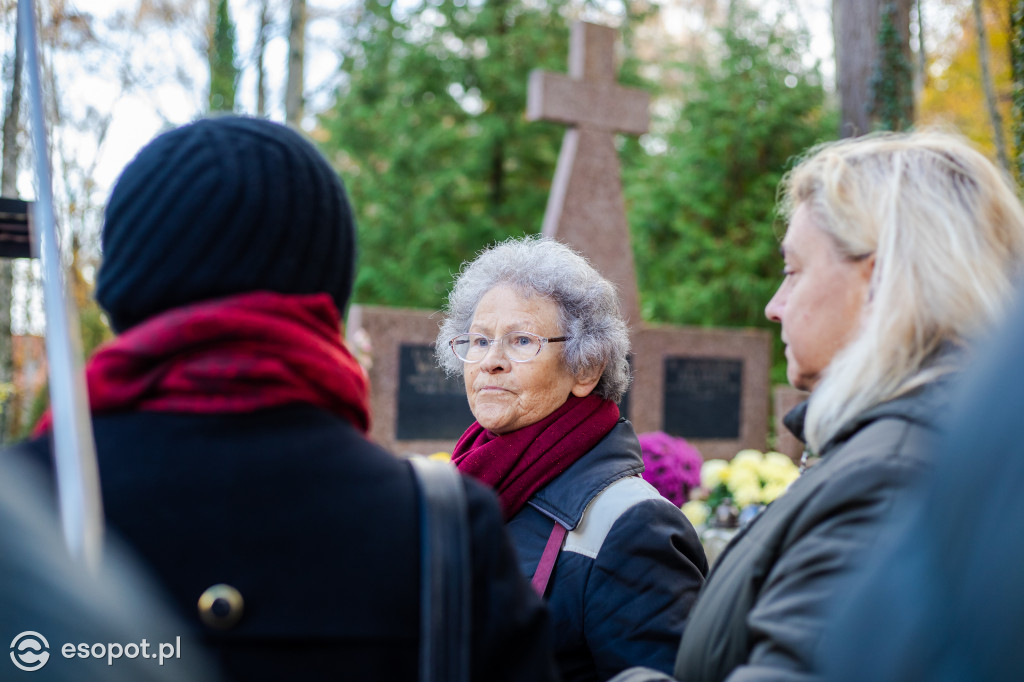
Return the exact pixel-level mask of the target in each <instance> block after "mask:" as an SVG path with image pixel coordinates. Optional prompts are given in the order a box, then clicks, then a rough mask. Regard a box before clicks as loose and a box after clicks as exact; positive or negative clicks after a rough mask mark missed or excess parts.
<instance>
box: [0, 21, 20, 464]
mask: <svg viewBox="0 0 1024 682" xmlns="http://www.w3.org/2000/svg"><path fill="white" fill-rule="evenodd" d="M22 52H23V47H22V35H21V26H20V23H19V25H18V27H17V28H16V29H15V33H14V59H13V60H12V64H13V66H12V70H13V73H11V74H9V77H8V78H6V79H5V80H6V81H7V82H8V83H10V84H11V89H10V91H9V93H8V99H7V110H6V111H5V112H4V124H3V144H4V151H3V163H2V168H0V194H3V195H4V196H8V197H15V196H17V193H18V192H17V178H18V158H19V156H20V154H19V151H20V149H19V146H18V128H19V120H20V118H21V73H22V62H23V60H24V57H23V56H22ZM13 288H14V276H13V272H12V268H11V261H10V260H9V259H7V258H3V259H0V384H9V383H11V381H12V379H13V378H14V353H13V349H14V335H13V332H12V331H11V299H12V290H13ZM0 395H2V396H3V397H2V398H0V444H3V443H6V442H8V441H9V440H10V436H11V435H12V434H10V433H9V431H10V429H11V425H12V424H13V423H15V422H16V421H17V420H12V419H11V416H12V415H11V414H10V407H11V405H12V401H11V399H10V397H11V393H10V391H7V390H3V391H2V393H0Z"/></svg>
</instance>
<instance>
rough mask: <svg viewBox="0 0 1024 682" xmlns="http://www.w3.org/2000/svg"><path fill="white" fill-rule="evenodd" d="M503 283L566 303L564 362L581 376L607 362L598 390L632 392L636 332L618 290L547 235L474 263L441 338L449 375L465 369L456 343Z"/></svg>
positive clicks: (459, 282)
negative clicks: (631, 328)
mask: <svg viewBox="0 0 1024 682" xmlns="http://www.w3.org/2000/svg"><path fill="white" fill-rule="evenodd" d="M498 285H508V286H511V287H512V288H513V289H515V290H516V291H517V292H518V293H519V294H520V295H522V296H527V297H529V296H544V297H546V298H549V299H551V300H552V301H554V302H555V303H556V304H557V306H558V322H559V326H560V327H561V330H562V332H561V333H562V334H564V335H565V336H568V337H569V339H568V340H567V341H566V342H565V343H564V344H562V360H563V362H564V363H565V366H566V367H567V368H568V370H569V372H571V373H572V374H573V375H574V376H578V375H579V374H580V373H582V372H584V371H586V370H588V369H593V368H595V367H600V366H601V365H604V373H603V374H602V375H601V379H600V380H599V381H598V383H597V387H596V388H595V389H594V393H596V394H597V395H599V396H601V397H602V398H606V399H608V400H612V401H614V402H619V401H620V400H621V399H622V396H623V395H624V394H625V392H626V389H627V388H628V387H629V381H630V372H629V363H628V362H627V360H626V356H627V355H628V354H629V332H628V330H627V327H626V322H625V320H623V319H622V311H621V309H620V307H619V297H618V295H617V294H616V291H615V286H614V285H613V284H612V283H611V282H609V281H608V280H607V279H605V278H604V277H602V276H601V275H600V274H599V273H598V272H597V270H595V269H594V268H593V266H591V265H590V263H589V262H588V261H587V259H586V258H584V257H583V256H581V255H580V254H578V253H576V252H575V251H573V250H572V249H570V248H569V247H568V246H566V245H565V244H562V243H560V242H557V241H554V240H553V239H548V238H545V237H536V236H531V237H525V238H520V239H515V238H513V239H509V240H507V241H504V242H500V243H498V244H495V245H494V246H492V247H490V248H488V249H485V250H484V251H482V252H481V253H480V255H479V256H477V258H476V260H473V261H472V262H469V263H466V264H464V265H463V267H462V271H461V272H460V273H459V274H458V275H457V276H456V278H455V286H454V287H453V288H452V291H451V293H450V294H449V295H448V305H447V306H446V308H445V311H444V313H445V318H444V321H443V322H442V323H441V327H440V331H439V332H438V335H437V342H436V344H435V352H436V354H437V362H438V365H440V366H441V368H442V369H444V370H445V372H446V373H447V374H448V375H449V376H452V375H457V374H462V372H463V370H464V366H463V363H462V361H461V360H459V359H458V358H457V357H455V354H454V353H452V352H451V349H450V348H449V346H448V341H449V340H450V339H452V338H454V337H456V336H458V335H459V334H465V333H466V332H468V331H469V327H470V325H471V324H472V323H473V316H474V315H475V313H476V307H477V305H478V304H479V303H480V299H482V298H483V297H484V295H486V294H487V292H488V291H490V290H491V289H493V288H494V287H496V286H498Z"/></svg>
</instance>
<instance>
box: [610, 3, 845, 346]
mask: <svg viewBox="0 0 1024 682" xmlns="http://www.w3.org/2000/svg"><path fill="white" fill-rule="evenodd" d="M720 36H721V41H720V43H721V52H720V53H719V54H714V55H708V56H707V58H706V61H704V62H700V63H697V64H695V65H693V66H692V67H689V68H690V69H691V71H692V72H691V74H690V78H689V83H690V84H689V85H688V86H686V87H685V89H684V91H683V93H682V100H681V101H680V102H679V103H678V105H677V106H676V107H675V108H674V109H673V112H674V113H673V116H672V118H671V120H669V121H661V122H656V127H658V128H667V129H668V131H669V132H668V133H667V134H665V135H664V136H663V137H662V138H661V139H658V140H656V142H657V143H658V144H660V145H661V146H662V147H663V149H662V150H661V151H660V152H659V153H657V154H654V155H651V156H649V157H648V160H647V161H646V162H643V158H644V156H645V155H643V154H636V153H635V152H636V151H637V150H634V154H631V155H630V160H629V161H628V162H624V163H623V168H624V169H625V172H624V184H625V190H626V194H627V203H628V206H629V209H628V210H629V218H630V226H631V229H632V234H633V245H634V252H635V256H636V263H637V273H638V279H639V286H640V296H641V301H642V306H643V312H644V318H645V319H646V320H648V321H651V322H666V323H678V324H692V325H718V326H764V325H767V324H768V323H767V321H766V320H765V317H764V306H765V304H766V303H767V302H768V300H769V298H771V295H772V294H773V293H774V290H775V288H776V287H777V286H778V284H779V282H780V281H781V275H780V271H781V268H782V261H781V259H780V257H779V232H780V228H781V226H780V225H778V224H777V220H776V191H777V187H778V184H779V180H780V179H781V177H782V175H783V173H784V172H785V171H786V170H787V169H788V168H789V167H790V166H791V162H792V160H793V158H794V157H795V156H797V155H799V154H801V153H803V152H804V151H805V150H807V149H808V148H809V147H810V146H812V145H813V144H815V143H817V142H820V141H823V140H825V139H830V138H833V137H834V136H835V134H836V130H837V128H838V125H837V116H836V114H835V112H833V111H831V110H830V109H829V108H828V107H827V106H826V99H825V93H824V90H823V88H822V84H821V79H820V75H819V71H818V68H817V65H812V66H808V65H807V64H805V63H804V61H803V60H802V56H803V55H805V54H806V52H807V50H806V44H807V40H808V36H807V35H806V34H804V33H802V32H794V31H793V30H791V29H788V28H786V27H785V26H784V25H783V23H782V22H781V21H780V22H777V23H773V22H769V21H766V20H765V19H764V18H762V17H760V16H759V15H758V14H757V13H756V12H755V11H753V10H751V9H749V8H744V7H743V6H741V5H739V3H737V6H736V7H735V8H734V13H733V16H732V17H731V18H730V22H729V24H728V26H726V27H725V28H724V29H723V30H722V31H721V32H720ZM636 146H637V147H638V146H639V145H636Z"/></svg>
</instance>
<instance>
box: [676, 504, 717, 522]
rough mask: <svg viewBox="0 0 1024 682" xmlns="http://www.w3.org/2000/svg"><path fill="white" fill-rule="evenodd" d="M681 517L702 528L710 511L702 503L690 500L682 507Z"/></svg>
mask: <svg viewBox="0 0 1024 682" xmlns="http://www.w3.org/2000/svg"><path fill="white" fill-rule="evenodd" d="M682 509H683V515H684V516H685V517H686V518H688V519H689V520H690V523H692V524H693V525H694V526H703V525H704V524H705V523H707V521H708V515H710V514H711V510H709V509H708V506H707V505H706V504H704V503H703V502H700V501H698V500H690V501H689V502H687V503H686V504H684V505H683V507H682Z"/></svg>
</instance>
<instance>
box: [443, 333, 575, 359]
mask: <svg viewBox="0 0 1024 682" xmlns="http://www.w3.org/2000/svg"><path fill="white" fill-rule="evenodd" d="M568 340H569V337H568V336H552V337H550V338H547V337H543V336H538V335H537V334H531V333H530V332H509V333H507V334H505V335H503V336H500V337H498V338H496V339H490V338H487V336H485V335H484V334H476V333H470V334H459V335H458V336H456V337H455V338H453V339H452V340H451V341H449V342H448V345H449V346H450V347H451V349H452V352H453V353H455V357H457V358H458V359H459V360H462V361H463V362H468V363H473V362H480V361H481V360H483V359H484V358H485V357H487V353H489V352H490V350H491V346H492V345H493V344H498V345H499V347H500V348H503V349H504V350H505V355H506V356H507V357H508V359H509V360H511V361H512V362H529V361H530V360H533V359H534V358H535V357H537V356H538V355H540V351H541V349H542V348H544V346H545V345H546V344H548V343H557V342H559V341H568Z"/></svg>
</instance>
